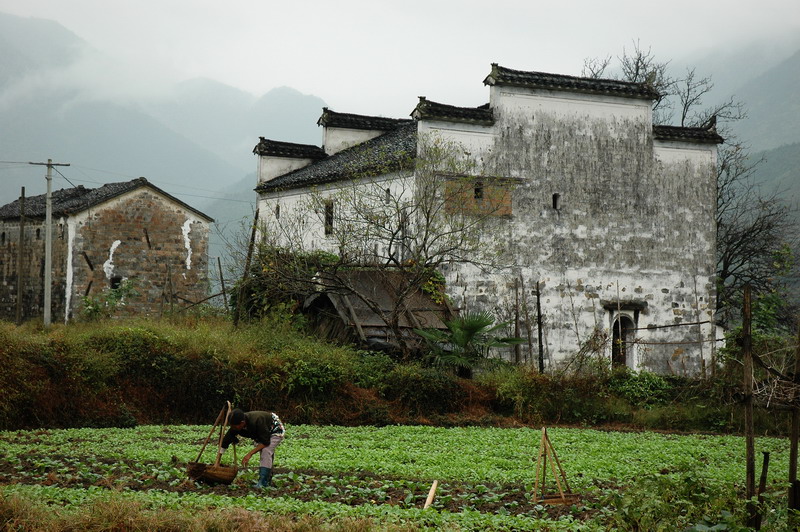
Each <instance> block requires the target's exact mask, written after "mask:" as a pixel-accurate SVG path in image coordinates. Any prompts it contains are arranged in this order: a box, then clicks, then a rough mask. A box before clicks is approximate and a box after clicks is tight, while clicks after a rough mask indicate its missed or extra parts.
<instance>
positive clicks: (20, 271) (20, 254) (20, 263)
mask: <svg viewBox="0 0 800 532" xmlns="http://www.w3.org/2000/svg"><path fill="white" fill-rule="evenodd" d="M21 192H22V193H21V194H20V196H19V249H17V316H16V317H17V325H22V287H23V286H24V283H23V276H24V275H25V264H24V262H25V187H22V191H21Z"/></svg>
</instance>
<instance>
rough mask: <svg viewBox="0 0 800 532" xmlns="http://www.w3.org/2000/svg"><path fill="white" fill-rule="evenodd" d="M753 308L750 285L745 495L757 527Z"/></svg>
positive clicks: (745, 315) (745, 338) (745, 320)
mask: <svg viewBox="0 0 800 532" xmlns="http://www.w3.org/2000/svg"><path fill="white" fill-rule="evenodd" d="M751 309H752V306H751V296H750V285H749V284H748V285H745V287H744V308H743V311H742V363H743V366H744V371H743V373H744V377H743V378H744V383H743V384H744V434H745V447H746V449H745V452H746V459H745V460H746V463H745V465H746V468H747V471H746V475H745V490H746V491H745V493H746V497H747V500H748V503H747V510H748V511H747V513H748V518H747V524H748V526H751V527H755V523H756V518H757V514H756V508H755V506H754V505H753V503H752V502H750V501H752V499H753V497H755V495H756V452H755V429H754V426H753V338H752V311H751Z"/></svg>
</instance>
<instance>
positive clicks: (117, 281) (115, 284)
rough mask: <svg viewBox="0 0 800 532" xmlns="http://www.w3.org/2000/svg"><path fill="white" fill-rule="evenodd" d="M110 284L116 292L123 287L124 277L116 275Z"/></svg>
mask: <svg viewBox="0 0 800 532" xmlns="http://www.w3.org/2000/svg"><path fill="white" fill-rule="evenodd" d="M110 283H111V289H112V290H116V289H118V288H119V287H120V286H122V277H120V276H119V275H115V276H114V277H112V278H111V279H110Z"/></svg>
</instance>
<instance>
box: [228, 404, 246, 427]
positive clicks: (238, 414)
mask: <svg viewBox="0 0 800 532" xmlns="http://www.w3.org/2000/svg"><path fill="white" fill-rule="evenodd" d="M242 421H244V411H243V410H242V409H240V408H234V409H233V410H232V411H231V419H230V423H231V425H238V424H239V423H241V422H242Z"/></svg>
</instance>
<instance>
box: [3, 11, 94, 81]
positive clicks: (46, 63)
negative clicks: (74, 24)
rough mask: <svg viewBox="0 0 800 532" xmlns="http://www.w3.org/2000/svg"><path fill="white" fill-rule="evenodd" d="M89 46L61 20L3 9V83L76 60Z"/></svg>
mask: <svg viewBox="0 0 800 532" xmlns="http://www.w3.org/2000/svg"><path fill="white" fill-rule="evenodd" d="M85 46H86V43H85V42H83V41H82V40H81V39H79V38H78V37H77V36H76V35H75V34H74V33H72V32H71V31H69V30H68V29H66V28H64V27H63V26H61V25H60V24H58V23H57V22H53V21H51V20H43V19H35V18H27V19H23V18H20V17H15V16H12V15H6V14H4V13H0V58H2V59H0V67H2V68H0V86H2V85H5V84H6V83H8V82H9V81H10V80H11V79H13V78H15V77H19V76H22V75H25V74H29V73H32V72H35V71H37V70H41V69H43V68H51V67H55V66H58V65H62V64H64V63H67V62H69V61H74V60H76V59H77V58H78V57H79V56H80V54H81V53H82V49H83V48H84V47H85Z"/></svg>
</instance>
